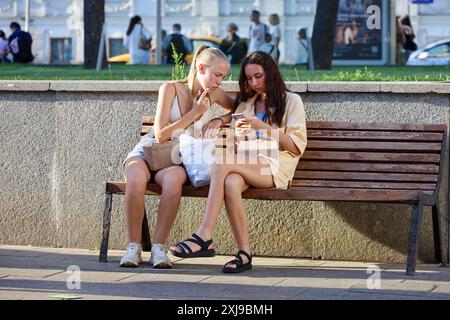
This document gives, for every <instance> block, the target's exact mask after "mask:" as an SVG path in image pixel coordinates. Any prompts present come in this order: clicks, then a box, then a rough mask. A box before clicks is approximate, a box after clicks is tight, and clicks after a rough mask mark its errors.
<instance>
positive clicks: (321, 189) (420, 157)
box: [99, 117, 447, 275]
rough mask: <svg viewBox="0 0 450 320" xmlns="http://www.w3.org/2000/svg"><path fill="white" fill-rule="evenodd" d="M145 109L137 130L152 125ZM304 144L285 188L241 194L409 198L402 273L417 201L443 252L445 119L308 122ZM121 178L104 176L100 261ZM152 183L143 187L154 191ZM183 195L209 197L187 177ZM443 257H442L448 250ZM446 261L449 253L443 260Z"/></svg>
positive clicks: (413, 237) (410, 266) (411, 254)
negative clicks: (441, 211) (429, 212)
mask: <svg viewBox="0 0 450 320" xmlns="http://www.w3.org/2000/svg"><path fill="white" fill-rule="evenodd" d="M152 121H153V118H152V117H144V119H143V123H142V130H141V135H144V134H146V133H147V132H148V131H149V130H150V128H151V125H152ZM307 129H308V146H307V148H306V151H305V154H304V155H303V156H302V158H301V160H300V161H299V163H298V167H297V172H296V174H295V177H294V179H293V181H292V185H291V187H290V188H289V189H286V190H281V189H252V188H250V189H248V190H247V191H246V192H244V193H243V198H245V199H261V200H263V199H264V200H307V201H347V202H385V203H409V204H410V205H411V225H410V230H409V244H408V257H407V265H406V274H408V275H413V274H414V272H415V269H416V260H417V237H418V232H419V228H420V224H421V217H422V212H423V206H424V205H427V206H432V221H433V233H434V247H435V258H436V260H437V261H438V262H441V263H442V259H443V257H447V255H446V253H445V252H444V250H443V249H444V248H443V246H442V240H441V235H443V234H445V232H443V226H442V225H441V224H440V220H439V195H438V191H439V186H440V184H441V180H442V179H441V177H442V171H443V169H442V168H443V162H444V149H445V144H446V136H447V126H446V125H435V124H387V123H344V122H321V121H314V122H313V121H309V122H307ZM125 188H126V183H125V182H121V181H108V182H107V183H106V203H105V210H104V214H103V237H102V243H101V249H100V257H99V258H100V261H101V262H106V260H107V250H108V238H109V230H110V223H111V204H112V195H113V194H124V193H125ZM160 193H161V188H160V187H159V186H158V185H156V184H155V183H149V185H148V186H147V191H146V194H147V195H160ZM182 195H183V196H184V197H207V196H208V186H205V187H200V188H194V187H193V186H191V185H189V184H186V185H185V186H184V187H183V192H182ZM148 230H149V229H148V222H147V217H146V215H145V214H144V221H143V232H142V235H143V237H142V239H143V240H142V242H143V250H144V251H145V250H147V251H149V250H150V246H151V243H150V235H149V231H148ZM446 260H447V258H446ZM445 262H447V261H445Z"/></svg>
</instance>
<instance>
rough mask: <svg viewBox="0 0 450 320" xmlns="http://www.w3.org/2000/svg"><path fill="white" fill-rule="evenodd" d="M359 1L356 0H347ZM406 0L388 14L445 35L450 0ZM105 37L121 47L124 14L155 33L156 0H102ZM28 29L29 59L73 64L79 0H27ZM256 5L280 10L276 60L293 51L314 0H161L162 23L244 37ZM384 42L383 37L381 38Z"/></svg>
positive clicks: (426, 32)
mask: <svg viewBox="0 0 450 320" xmlns="http://www.w3.org/2000/svg"><path fill="white" fill-rule="evenodd" d="M353 1H359V0H353ZM25 2H26V1H24V0H1V1H0V29H3V30H4V31H5V32H6V34H9V23H10V22H11V21H18V22H19V23H20V24H21V25H22V26H24V25H25V23H24V16H25ZM410 2H411V1H408V0H397V1H391V2H390V8H389V15H390V16H391V17H393V16H394V15H395V14H397V15H398V14H410V16H411V18H412V23H413V27H414V29H415V31H416V35H417V42H418V44H419V47H421V46H423V45H425V44H427V43H429V42H431V41H434V40H437V39H442V38H449V37H450V24H448V20H449V18H450V0H434V2H433V4H432V5H425V4H423V5H416V4H411V3H410ZM105 3H106V4H105V11H106V22H107V43H108V48H109V52H110V56H114V55H118V54H121V53H125V52H126V49H125V48H124V47H123V45H122V39H123V37H124V33H125V30H126V28H127V25H128V20H129V17H130V16H132V15H134V14H138V15H140V16H142V18H143V21H144V24H145V25H146V26H147V28H148V29H149V30H150V31H151V32H152V33H154V34H155V31H156V30H155V28H156V17H155V12H156V0H106V1H105ZM30 7H31V11H30V24H29V26H30V32H31V34H32V36H33V39H34V43H33V52H34V54H35V56H36V59H35V63H43V64H46V63H52V64H69V63H73V64H78V63H82V62H83V56H84V49H83V38H84V34H83V0H30ZM253 9H257V10H259V11H260V12H261V15H262V16H261V20H262V21H263V22H265V23H267V21H268V16H269V15H270V14H272V13H277V14H278V15H279V16H280V18H281V19H280V20H281V23H280V27H281V30H282V38H281V43H280V49H281V50H280V51H281V58H280V61H281V62H282V63H287V64H289V63H292V62H293V61H294V57H295V52H294V51H295V50H294V48H295V41H296V40H295V35H296V32H297V31H298V30H299V29H300V28H305V27H306V28H308V33H309V36H311V34H312V27H313V24H314V15H315V11H316V0H162V27H163V29H165V30H167V31H168V32H169V33H170V31H171V26H172V24H173V23H175V22H177V23H180V24H181V25H182V32H183V33H185V34H187V35H198V36H200V35H209V36H212V35H214V36H219V37H224V36H225V33H226V26H227V24H228V23H230V22H234V23H236V24H237V25H238V27H239V31H238V34H239V35H240V36H242V37H247V31H248V28H249V25H250V21H249V13H250V11H251V10H253ZM385 41H386V43H387V44H388V45H389V43H390V42H391V41H390V40H389V39H385Z"/></svg>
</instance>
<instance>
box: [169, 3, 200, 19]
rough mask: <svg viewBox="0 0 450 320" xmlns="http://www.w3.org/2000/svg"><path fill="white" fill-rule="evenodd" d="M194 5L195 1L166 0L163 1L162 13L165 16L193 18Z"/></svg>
mask: <svg viewBox="0 0 450 320" xmlns="http://www.w3.org/2000/svg"><path fill="white" fill-rule="evenodd" d="M195 5H196V1H195V0H194V1H192V0H166V1H164V12H165V15H166V16H176V17H180V16H193V15H194V12H195Z"/></svg>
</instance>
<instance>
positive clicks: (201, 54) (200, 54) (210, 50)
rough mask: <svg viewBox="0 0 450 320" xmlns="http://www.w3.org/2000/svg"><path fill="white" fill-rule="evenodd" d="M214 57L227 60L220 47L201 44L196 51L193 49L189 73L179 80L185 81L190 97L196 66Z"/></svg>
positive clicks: (206, 63)
mask: <svg viewBox="0 0 450 320" xmlns="http://www.w3.org/2000/svg"><path fill="white" fill-rule="evenodd" d="M216 59H223V60H225V61H226V62H228V58H227V56H226V55H225V54H224V53H223V52H222V51H221V50H220V49H217V48H214V47H210V46H207V45H205V44H202V45H200V46H199V47H198V49H197V51H195V54H194V58H193V59H192V63H191V67H190V69H189V73H188V75H187V77H186V78H185V79H184V80H181V81H180V82H181V83H187V85H188V88H189V89H190V91H189V92H190V94H191V97H192V96H193V95H194V92H193V90H194V81H195V77H196V75H197V67H198V66H199V65H200V64H201V63H203V64H205V65H210V64H211V63H213V61H214V60H216Z"/></svg>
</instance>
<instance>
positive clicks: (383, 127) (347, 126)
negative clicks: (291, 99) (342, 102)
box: [306, 121, 447, 132]
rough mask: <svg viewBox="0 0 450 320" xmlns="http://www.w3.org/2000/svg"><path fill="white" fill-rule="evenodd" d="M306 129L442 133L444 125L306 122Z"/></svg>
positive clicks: (444, 128)
mask: <svg viewBox="0 0 450 320" xmlns="http://www.w3.org/2000/svg"><path fill="white" fill-rule="evenodd" d="M306 128H308V129H328V130H330V129H335V130H371V131H428V132H444V131H445V130H446V128H447V127H446V125H445V124H428V123H425V124H415V123H404V124H402V123H400V124H393V123H381V122H372V123H352V122H328V121H306Z"/></svg>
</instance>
